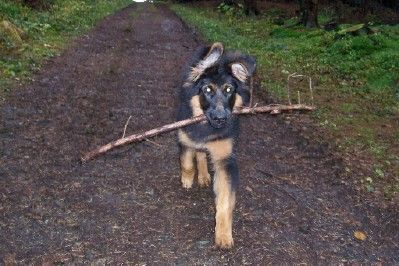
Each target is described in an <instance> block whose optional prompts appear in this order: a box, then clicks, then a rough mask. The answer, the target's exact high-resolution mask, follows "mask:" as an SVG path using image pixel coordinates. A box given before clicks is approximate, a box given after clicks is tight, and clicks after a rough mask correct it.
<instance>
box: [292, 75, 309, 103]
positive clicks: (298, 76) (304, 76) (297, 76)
mask: <svg viewBox="0 0 399 266" xmlns="http://www.w3.org/2000/svg"><path fill="white" fill-rule="evenodd" d="M291 78H307V79H308V82H309V91H310V101H311V104H312V106H314V98H313V83H312V78H311V77H310V76H307V75H301V74H297V73H292V74H289V75H288V77H287V99H288V104H289V105H291V92H290V79H291ZM298 98H299V97H298ZM298 104H300V102H298Z"/></svg>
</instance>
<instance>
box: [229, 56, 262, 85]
mask: <svg viewBox="0 0 399 266" xmlns="http://www.w3.org/2000/svg"><path fill="white" fill-rule="evenodd" d="M229 66H230V71H231V74H232V75H233V76H234V77H235V78H236V79H238V80H239V81H241V82H246V81H247V80H248V78H250V77H252V75H253V74H254V72H255V69H256V61H255V59H254V58H253V57H251V56H248V55H240V56H238V57H237V58H235V59H233V62H232V63H230V64H229Z"/></svg>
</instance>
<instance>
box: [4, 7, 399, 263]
mask: <svg viewBox="0 0 399 266" xmlns="http://www.w3.org/2000/svg"><path fill="white" fill-rule="evenodd" d="M197 45H198V43H196V41H195V39H194V37H193V35H191V33H190V32H189V31H188V30H187V29H186V28H185V27H184V26H183V25H182V23H181V22H180V20H179V19H178V18H177V17H176V16H175V15H174V14H173V13H172V12H170V11H169V10H168V9H166V8H165V7H158V8H155V7H154V6H152V5H149V4H142V5H135V6H131V7H129V8H126V9H124V10H122V11H120V12H118V13H117V14H115V15H113V16H110V17H108V18H106V19H105V20H104V21H102V22H101V23H100V24H99V25H98V26H97V27H96V28H95V29H94V30H93V31H91V32H90V33H89V34H88V35H86V36H84V37H82V38H81V39H79V40H77V41H76V42H75V43H74V44H73V45H71V47H70V48H69V49H67V50H66V51H65V52H64V53H63V54H62V55H61V56H60V57H58V58H55V59H53V60H52V61H51V62H49V63H48V64H47V66H46V67H45V68H44V69H43V71H42V73H39V74H38V75H36V77H35V81H34V82H32V83H31V84H29V85H27V86H25V87H24V88H19V89H15V90H14V93H13V94H12V95H11V96H10V97H9V99H8V100H7V102H6V103H4V104H3V105H2V106H1V109H0V111H1V113H0V114H1V121H0V122H1V124H0V140H1V146H0V147H1V150H0V156H1V157H0V158H1V159H0V166H1V167H0V204H1V205H0V215H1V216H0V258H2V259H3V261H4V262H12V261H17V262H22V263H28V262H29V263H33V262H34V263H43V262H51V263H59V262H66V263H72V262H77V263H80V262H97V263H101V264H103V263H110V264H115V263H121V262H134V263H137V264H139V263H140V264H150V265H153V264H165V263H167V264H194V263H196V264H218V263H226V264H259V263H261V262H263V263H270V264H275V263H289V264H291V263H312V264H313V263H319V264H324V263H325V262H333V263H338V262H346V261H349V262H378V261H382V262H389V263H392V264H395V263H399V244H398V243H399V226H398V221H399V219H398V218H399V215H398V212H397V211H394V210H390V209H379V208H377V207H376V206H374V205H373V204H371V203H370V202H368V201H362V200H361V198H359V197H358V196H357V195H356V194H355V192H353V190H352V189H350V186H349V185H347V184H348V183H347V182H346V181H345V178H344V176H345V175H344V174H343V171H344V170H343V168H344V167H343V166H342V163H341V160H339V158H336V157H335V156H333V155H332V153H331V151H330V150H329V148H328V147H327V146H325V145H320V144H317V143H314V142H313V141H311V140H308V139H306V138H305V137H304V136H303V132H301V131H300V130H296V129H295V128H293V127H292V126H290V125H288V124H287V123H285V122H284V121H283V120H281V119H279V118H272V117H269V116H266V115H265V116H261V115H259V116H253V117H248V118H245V119H242V134H241V142H240V143H241V144H240V147H239V156H238V161H239V164H240V174H241V186H240V190H239V195H238V199H237V202H238V205H237V209H236V212H235V222H234V233H235V244H236V246H235V248H234V249H233V250H231V251H220V250H215V249H214V247H213V227H214V206H213V194H212V190H211V189H210V188H209V189H205V190H203V189H199V188H198V187H197V186H196V187H194V188H193V189H192V190H190V191H186V190H184V189H183V188H181V186H180V183H179V177H178V174H179V167H178V161H177V156H178V153H177V152H178V151H177V146H176V136H175V134H167V135H163V136H160V137H158V138H156V139H154V141H155V142H156V144H154V143H152V142H144V143H141V144H138V145H135V146H132V147H126V148H124V149H121V150H118V151H115V152H112V153H110V154H108V155H107V156H104V157H101V158H98V159H96V160H94V161H92V162H90V163H88V164H86V165H83V166H81V165H79V164H78V161H77V158H78V157H79V155H80V154H81V152H82V151H86V150H88V149H90V148H93V147H96V146H97V145H99V144H103V143H104V142H107V141H109V140H112V139H115V138H117V137H119V136H120V135H121V133H122V128H123V125H124V123H125V121H126V119H127V118H128V117H129V115H133V118H132V120H131V122H130V125H129V129H128V131H129V132H136V131H140V130H142V129H149V128H152V127H154V126H157V125H162V124H164V123H167V122H171V121H173V120H174V117H175V105H176V100H175V99H176V86H177V84H178V81H179V71H180V69H181V66H182V64H183V63H184V62H185V61H186V60H187V58H188V57H189V55H190V54H191V53H192V52H193V50H194V48H195V47H196V46H197ZM355 230H362V231H365V232H366V233H367V235H368V237H367V239H366V240H365V241H357V240H355V239H354V237H353V232H354V231H355ZM0 261H1V260H0Z"/></svg>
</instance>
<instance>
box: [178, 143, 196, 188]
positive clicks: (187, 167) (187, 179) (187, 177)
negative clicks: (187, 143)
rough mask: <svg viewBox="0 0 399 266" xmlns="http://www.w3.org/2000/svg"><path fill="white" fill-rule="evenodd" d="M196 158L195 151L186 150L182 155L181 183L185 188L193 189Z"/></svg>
mask: <svg viewBox="0 0 399 266" xmlns="http://www.w3.org/2000/svg"><path fill="white" fill-rule="evenodd" d="M194 156H195V152H194V150H193V149H190V148H184V149H183V150H182V152H181V154H180V167H181V182H182V185H183V187H184V188H187V189H188V188H191V187H192V186H193V181H194V173H195V171H194Z"/></svg>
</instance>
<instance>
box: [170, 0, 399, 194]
mask: <svg viewBox="0 0 399 266" xmlns="http://www.w3.org/2000/svg"><path fill="white" fill-rule="evenodd" d="M254 8H255V9H256V10H251V9H254ZM172 9H173V10H174V11H175V12H176V13H177V14H178V15H179V16H181V17H182V18H183V20H185V21H186V22H187V23H188V24H189V25H191V26H192V27H194V28H195V29H196V30H198V31H199V32H200V33H201V34H202V35H203V37H204V38H205V39H207V40H208V41H210V42H213V41H221V42H223V43H225V45H226V46H227V47H228V48H230V49H238V50H242V51H245V52H247V53H249V54H252V55H255V56H256V58H257V61H258V76H259V78H260V81H261V84H262V89H264V90H266V91H267V92H268V93H269V95H271V96H272V97H273V98H274V99H275V100H276V101H279V102H286V101H287V89H286V87H287V77H288V75H289V74H291V73H299V74H304V75H308V76H311V77H312V79H313V81H314V88H315V94H316V98H315V99H316V105H317V106H318V111H316V112H314V113H313V115H312V116H313V119H314V121H315V122H316V123H317V124H318V125H319V127H320V128H322V129H323V130H324V133H325V135H326V136H328V137H327V138H329V139H330V140H333V141H335V143H336V146H337V147H338V148H339V149H340V150H341V152H342V153H343V154H346V156H347V157H348V158H350V157H351V156H355V155H360V154H361V155H362V156H365V157H368V158H369V159H370V165H369V168H370V175H371V176H370V178H372V179H373V178H374V179H376V180H379V181H380V182H382V183H384V182H386V186H385V191H386V192H387V197H390V196H392V194H393V192H392V191H394V193H397V192H399V191H398V188H399V25H398V21H399V19H398V18H399V15H398V12H399V1H390V0H388V1H372V0H345V1H341V0H335V1H321V0H320V1H316V0H309V1H302V0H300V1H290V0H281V1H279V0H274V1H250V3H249V2H248V1H235V0H226V1H183V2H182V1H180V2H179V3H178V4H174V5H172ZM291 86H292V87H293V88H296V89H297V90H300V91H301V93H302V94H303V97H301V98H302V100H303V101H306V100H308V99H309V97H306V89H307V83H306V79H303V80H297V81H293V84H292V85H291ZM294 90H295V89H294ZM295 93H296V91H295ZM291 97H292V98H296V94H295V95H291ZM294 101H295V100H294ZM376 169H377V170H376ZM377 172H378V173H379V174H378V175H377V174H376V173H377ZM381 173H382V174H381ZM364 182H365V184H368V185H369V183H370V182H366V181H364ZM376 183H378V182H373V184H374V185H375V184H376ZM369 190H370V189H369ZM388 191H389V192H388Z"/></svg>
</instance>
